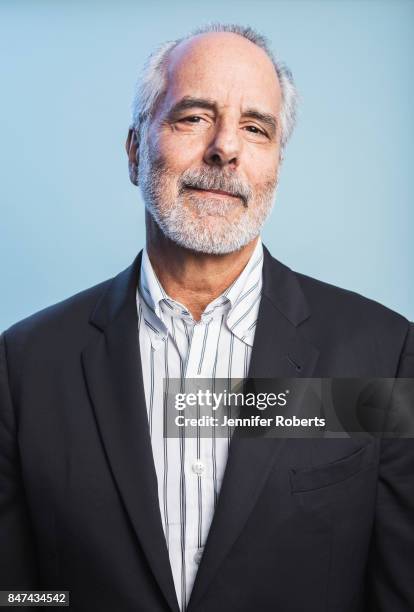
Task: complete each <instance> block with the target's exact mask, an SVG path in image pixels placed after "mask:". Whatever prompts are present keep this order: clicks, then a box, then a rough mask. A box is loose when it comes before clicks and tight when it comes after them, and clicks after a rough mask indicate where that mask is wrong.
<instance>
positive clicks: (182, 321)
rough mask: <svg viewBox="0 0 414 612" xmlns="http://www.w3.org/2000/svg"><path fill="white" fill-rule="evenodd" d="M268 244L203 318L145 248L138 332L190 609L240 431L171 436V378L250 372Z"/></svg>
mask: <svg viewBox="0 0 414 612" xmlns="http://www.w3.org/2000/svg"><path fill="white" fill-rule="evenodd" d="M262 267H263V247H262V242H261V239H260V237H259V240H258V242H257V245H256V247H255V250H254V252H253V253H252V255H251V257H250V259H249V261H248V263H247V265H246V267H245V268H244V269H243V271H242V272H241V274H240V275H239V276H238V277H237V279H236V280H235V281H234V282H233V283H232V284H231V285H230V287H229V288H228V289H227V290H226V291H224V293H222V294H221V295H220V296H219V297H218V298H216V299H215V300H213V301H212V302H211V303H210V304H209V305H208V306H207V307H206V308H205V310H204V312H203V314H202V315H201V320H200V321H198V322H196V321H194V319H193V318H192V316H191V314H190V312H189V311H188V310H187V308H186V307H185V306H183V305H182V304H180V303H178V302H176V301H175V300H173V299H171V298H170V297H169V296H168V295H167V294H166V293H165V291H164V289H163V287H162V285H161V283H160V282H159V280H158V278H157V276H156V274H155V272H154V270H153V268H152V266H151V262H150V260H149V257H148V254H147V251H146V249H144V252H143V255H142V263H141V273H140V281H139V285H138V291H137V311H138V332H139V344H140V353H141V362H142V375H143V382H144V390H145V399H146V405H147V413H148V422H149V431H150V436H151V445H152V451H153V456H154V465H155V471H156V474H157V481H158V498H159V504H160V511H161V518H162V524H163V529H164V533H165V539H166V544H167V549H168V553H169V558H170V563H171V570H172V575H173V578H174V584H175V589H176V593H177V599H178V602H179V605H180V609H181V611H182V612H184V611H185V609H186V607H187V604H188V601H189V598H190V594H191V590H192V587H193V584H194V580H195V577H196V573H197V569H198V565H199V563H200V561H201V557H202V554H203V549H204V546H205V543H206V540H207V535H208V532H209V528H210V524H211V521H212V518H213V514H214V510H215V507H216V504H217V500H218V495H219V492H220V487H221V482H222V480H223V475H224V470H225V467H226V463H227V457H228V451H229V446H230V442H231V434H232V432H231V431H229V430H227V435H225V436H222V434H221V436H222V437H218V436H216V435H212V436H211V437H207V438H206V437H201V436H197V437H185V432H184V434H183V435H180V437H176V438H167V437H164V435H163V432H164V420H166V410H167V401H166V394H165V387H164V382H165V383H166V384H168V380H169V379H181V380H184V379H186V378H192V379H195V378H197V377H200V378H208V379H212V380H213V381H214V379H216V378H221V379H228V381H229V383H230V384H231V380H232V379H241V378H244V377H246V376H247V373H248V368H249V363H250V356H251V351H252V347H253V341H254V334H255V327H256V323H257V317H258V311H259V305H260V299H261V291H262Z"/></svg>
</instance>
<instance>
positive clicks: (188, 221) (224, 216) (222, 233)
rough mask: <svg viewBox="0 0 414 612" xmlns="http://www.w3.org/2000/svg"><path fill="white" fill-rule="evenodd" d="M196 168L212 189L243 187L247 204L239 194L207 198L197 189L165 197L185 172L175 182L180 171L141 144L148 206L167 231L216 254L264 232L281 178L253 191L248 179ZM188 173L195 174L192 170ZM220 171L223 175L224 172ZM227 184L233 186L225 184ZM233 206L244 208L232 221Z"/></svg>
mask: <svg viewBox="0 0 414 612" xmlns="http://www.w3.org/2000/svg"><path fill="white" fill-rule="evenodd" d="M198 173H201V174H204V175H205V176H206V177H207V178H205V179H204V183H203V184H202V187H203V188H207V185H208V186H209V187H210V189H222V190H228V189H236V187H237V186H240V189H241V192H242V193H245V195H246V203H245V204H243V202H242V200H241V199H237V200H236V201H235V202H231V201H229V199H228V198H226V197H223V200H219V199H218V198H214V197H212V198H211V199H208V198H207V197H205V196H197V192H194V191H191V192H187V193H186V194H185V196H184V195H183V193H181V192H180V190H179V189H178V188H177V189H176V192H177V196H176V197H175V198H171V200H167V197H166V194H168V193H169V189H170V185H171V184H172V182H173V180H175V183H176V184H177V182H178V183H179V180H180V178H185V176H186V173H183V175H182V177H178V181H177V177H176V175H172V174H171V173H170V172H169V171H168V169H166V168H164V166H163V164H162V163H159V162H153V161H152V160H151V159H150V157H149V154H148V151H147V147H146V146H144V147H143V150H142V149H141V155H140V163H139V169H138V176H139V183H140V186H141V191H142V195H143V198H144V202H145V207H146V209H147V210H148V212H149V213H150V214H151V216H152V217H153V219H154V220H155V222H156V223H157V225H158V226H159V227H160V228H161V230H162V232H163V233H164V234H165V236H167V237H168V238H170V240H172V241H173V242H175V243H176V244H178V245H180V246H182V247H184V248H186V249H190V250H192V251H198V252H200V253H206V254H215V255H224V254H226V253H232V252H234V251H238V250H239V249H241V248H242V247H244V246H245V245H247V244H248V243H249V242H251V241H252V240H253V239H254V238H256V237H257V236H258V235H259V234H260V232H261V230H262V227H263V225H264V223H265V221H266V219H267V218H268V216H269V215H270V212H271V210H272V208H273V201H274V194H275V190H276V185H277V177H275V178H274V179H272V180H269V181H267V183H266V184H265V186H264V188H263V190H262V191H261V192H260V193H256V194H252V190H251V188H250V187H249V186H247V185H246V184H245V183H241V182H240V181H238V180H235V179H232V178H229V177H228V176H227V177H225V178H223V179H220V178H219V177H218V175H217V170H214V169H206V170H204V171H203V170H200V171H198ZM210 173H211V174H210ZM195 174H196V175H197V172H195ZM190 175H194V171H193V172H192V173H191V172H190ZM220 175H223V172H222V171H220ZM206 181H207V182H206ZM224 185H229V186H231V187H229V188H228V189H226V187H225V186H224ZM243 189H244V192H243ZM247 194H249V196H250V197H247ZM184 200H185V201H186V203H184ZM188 203H189V204H190V208H189V206H188V205H187V204H188ZM235 206H240V207H242V208H243V210H242V211H241V213H240V214H239V215H238V216H237V218H236V219H235V220H233V219H232V218H231V217H230V218H228V216H229V214H231V212H234V207H235Z"/></svg>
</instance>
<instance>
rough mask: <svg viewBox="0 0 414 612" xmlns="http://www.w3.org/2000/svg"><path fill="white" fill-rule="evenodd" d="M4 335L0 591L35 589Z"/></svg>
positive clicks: (0, 358) (0, 351)
mask: <svg viewBox="0 0 414 612" xmlns="http://www.w3.org/2000/svg"><path fill="white" fill-rule="evenodd" d="M16 429H17V428H16V417H15V414H14V409H13V405H12V399H11V394H10V386H9V375H8V365H7V357H6V346H5V338H4V334H2V335H1V336H0V551H1V555H0V590H8V589H14V590H16V589H28V590H29V589H34V588H36V586H37V585H38V576H37V567H36V554H35V545H34V540H33V536H32V532H31V528H30V519H29V514H28V508H27V504H26V500H25V493H24V487H23V481H22V475H21V470H20V461H19V450H18V442H17V432H16Z"/></svg>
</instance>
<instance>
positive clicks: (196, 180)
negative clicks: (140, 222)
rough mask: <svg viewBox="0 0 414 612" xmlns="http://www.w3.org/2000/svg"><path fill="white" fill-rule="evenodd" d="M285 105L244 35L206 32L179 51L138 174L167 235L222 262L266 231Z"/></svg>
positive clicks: (266, 62)
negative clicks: (221, 257) (220, 257)
mask: <svg viewBox="0 0 414 612" xmlns="http://www.w3.org/2000/svg"><path fill="white" fill-rule="evenodd" d="M280 105H281V92H280V86H279V83H278V79H277V75H276V72H275V69H274V67H273V65H272V63H271V61H270V59H269V58H268V57H267V55H266V54H265V52H264V51H263V50H262V49H260V48H259V47H257V46H256V45H254V44H253V43H250V42H249V41H247V40H246V39H244V38H242V37H241V36H238V35H235V34H231V33H210V34H204V35H200V36H197V37H194V38H192V39H191V40H190V41H186V42H184V43H181V44H180V45H178V46H177V47H176V48H175V49H174V50H173V51H172V52H171V54H170V57H169V59H168V68H167V90H166V93H165V95H164V96H163V98H162V100H161V101H160V103H159V106H158V108H157V109H156V112H155V114H154V116H153V118H152V120H151V123H150V124H149V126H148V130H147V132H146V134H145V130H144V138H143V142H141V143H140V148H139V167H138V179H139V183H140V185H141V189H142V192H143V197H144V200H145V203H146V207H147V209H148V210H149V212H150V213H151V214H152V216H153V218H154V219H155V221H156V222H157V223H158V225H159V226H160V227H161V230H162V231H163V233H164V234H165V235H167V236H168V237H169V238H170V239H172V240H173V241H174V242H176V243H178V244H180V245H181V246H183V247H185V248H189V249H192V250H195V251H199V252H203V253H220V254H222V253H229V252H232V251H235V250H237V249H240V248H241V247H243V246H244V245H246V244H248V243H249V242H250V241H251V240H253V239H254V238H255V237H256V236H257V235H258V234H259V233H260V230H261V228H262V226H263V223H264V221H265V219H266V218H267V216H268V214H269V212H270V210H271V207H272V202H273V195H274V190H275V187H276V183H277V174H278V165H279V159H280V119H279V117H280Z"/></svg>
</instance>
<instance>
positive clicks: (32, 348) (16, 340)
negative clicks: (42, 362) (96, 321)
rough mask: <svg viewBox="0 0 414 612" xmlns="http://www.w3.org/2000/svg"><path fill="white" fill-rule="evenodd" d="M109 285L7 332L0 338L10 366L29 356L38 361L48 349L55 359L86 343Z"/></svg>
mask: <svg viewBox="0 0 414 612" xmlns="http://www.w3.org/2000/svg"><path fill="white" fill-rule="evenodd" d="M112 282H113V279H112V278H110V279H107V280H105V281H103V282H101V283H98V284H97V285H94V286H93V287H89V288H88V289H84V290H83V291H80V292H79V293H76V294H75V295H72V296H70V297H68V298H66V299H64V300H62V301H60V302H58V303H56V304H53V305H51V306H48V307H47V308H44V309H42V310H39V311H38V312H35V313H34V314H32V315H30V316H29V317H26V318H24V319H22V320H21V321H18V322H17V323H15V324H14V325H12V326H11V327H9V328H8V329H6V330H5V331H4V332H3V334H2V338H3V342H4V345H5V350H6V354H7V356H8V359H9V360H10V361H11V362H12V363H14V362H16V361H18V362H19V363H20V362H23V361H26V359H27V358H30V356H32V357H33V358H34V359H39V358H40V356H41V355H43V354H45V353H46V352H47V351H50V349H52V351H51V352H50V354H51V355H55V356H56V354H58V353H59V352H62V353H63V352H64V350H70V347H71V346H72V347H75V346H80V344H82V343H85V341H88V338H89V337H90V335H91V333H93V328H92V326H91V325H89V319H90V316H91V314H92V312H93V311H94V308H95V306H96V304H97V303H98V302H99V301H100V299H101V298H102V296H103V295H104V294H105V293H106V292H107V291H108V289H109V287H110V286H111V284H112Z"/></svg>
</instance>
